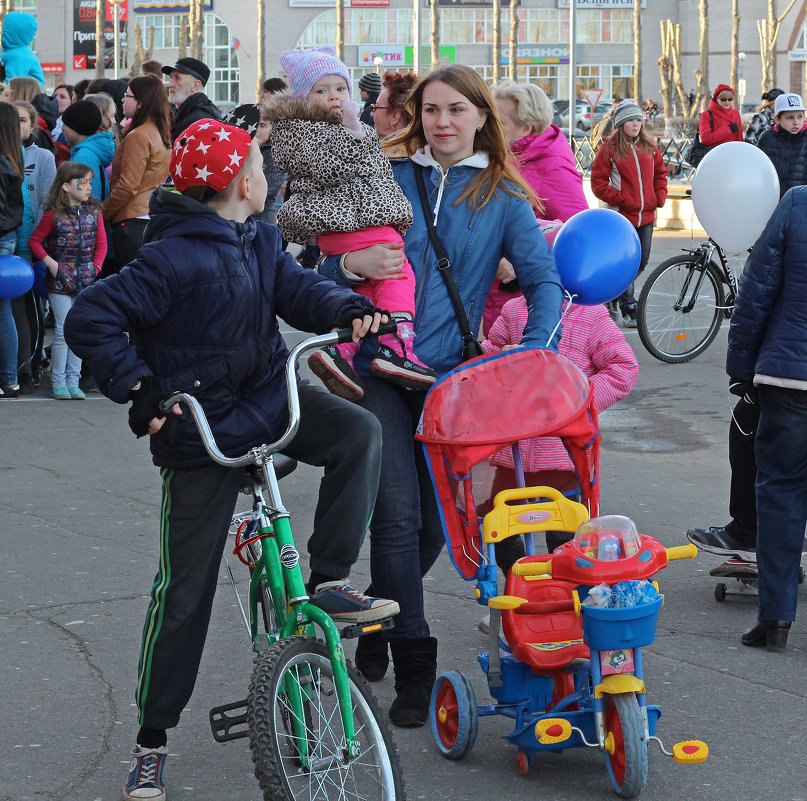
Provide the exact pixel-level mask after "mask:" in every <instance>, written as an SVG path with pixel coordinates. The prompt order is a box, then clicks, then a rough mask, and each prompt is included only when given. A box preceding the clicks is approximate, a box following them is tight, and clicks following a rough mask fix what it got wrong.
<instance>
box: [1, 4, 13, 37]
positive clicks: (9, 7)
mask: <svg viewBox="0 0 807 801" xmlns="http://www.w3.org/2000/svg"><path fill="white" fill-rule="evenodd" d="M13 10H14V0H0V34H2V32H3V20H4V19H5V18H6V14H8V12H9V11H13Z"/></svg>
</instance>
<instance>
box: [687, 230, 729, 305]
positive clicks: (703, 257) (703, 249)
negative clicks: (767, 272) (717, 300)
mask: <svg viewBox="0 0 807 801" xmlns="http://www.w3.org/2000/svg"><path fill="white" fill-rule="evenodd" d="M688 252H689V253H692V254H697V256H698V261H697V264H693V267H692V270H691V271H690V273H689V275H688V276H687V277H686V280H685V281H684V286H683V287H682V288H681V294H680V295H679V296H678V300H677V301H676V302H675V304H674V305H673V308H674V309H675V311H680V312H683V313H684V314H688V313H689V312H691V311H692V309H693V308H694V306H695V302H696V301H697V299H698V294H699V293H700V289H701V286H702V284H703V280H704V277H705V275H706V269H707V267H708V266H709V263H710V262H711V261H712V256H713V255H714V254H715V253H716V254H717V258H718V261H719V262H720V267H721V270H720V271H719V275H720V279H721V280H722V281H723V283H724V284H726V285H727V286H728V287H729V288H730V289H731V293H732V297H736V295H737V279H736V278H735V277H734V273H733V272H732V271H731V270H730V269H729V266H728V262H727V261H726V254H725V253H724V252H723V248H721V247H720V245H718V244H717V242H715V241H714V240H712V239H707V240H705V241H703V242H701V243H700V245H698V247H696V248H694V249H693V250H690V251H688ZM695 270H697V271H698V273H699V275H698V281H697V284H696V285H695V288H694V290H693V291H692V294H691V295H690V297H689V301H687V302H686V303H685V302H684V299H685V298H686V297H687V292H688V291H689V287H690V284H691V282H692V273H693V272H694V271H695ZM733 307H734V304H733V303H731V304H730V305H726V306H721V307H719V308H722V309H724V310H726V311H728V310H730V309H732V308H733Z"/></svg>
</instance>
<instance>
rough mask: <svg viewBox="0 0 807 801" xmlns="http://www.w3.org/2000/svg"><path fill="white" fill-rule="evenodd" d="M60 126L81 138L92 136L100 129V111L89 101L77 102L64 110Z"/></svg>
mask: <svg viewBox="0 0 807 801" xmlns="http://www.w3.org/2000/svg"><path fill="white" fill-rule="evenodd" d="M62 124H63V125H66V126H67V127H68V128H72V129H73V130H74V131H75V132H76V133H77V134H80V135H81V136H92V135H93V134H94V133H97V132H98V129H99V128H100V127H101V109H99V108H98V106H96V105H95V103H93V102H92V101H91V100H79V101H78V102H77V103H72V104H71V105H69V106H68V107H67V108H66V109H65V110H64V114H62Z"/></svg>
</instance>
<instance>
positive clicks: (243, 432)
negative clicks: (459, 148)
mask: <svg viewBox="0 0 807 801" xmlns="http://www.w3.org/2000/svg"><path fill="white" fill-rule="evenodd" d="M150 212H151V221H150V222H149V225H148V227H147V229H146V235H145V239H144V245H143V247H142V248H141V250H140V252H139V253H138V256H137V258H136V259H135V260H134V261H133V262H131V263H130V264H129V265H128V266H126V267H125V268H124V269H123V270H122V271H121V272H120V273H119V274H118V275H113V276H111V277H110V278H107V279H105V280H104V281H99V282H98V283H96V284H94V285H93V286H91V287H89V288H88V289H85V290H84V291H82V292H81V293H80V294H79V295H78V296H77V297H76V300H75V303H74V305H73V307H72V308H71V310H70V312H69V314H68V315H67V319H66V321H65V328H64V332H65V338H66V340H67V343H68V345H69V347H70V349H71V350H73V351H74V352H75V353H76V354H77V355H79V356H80V357H81V358H82V359H86V360H87V362H88V363H89V367H90V369H91V371H92V373H93V375H94V377H95V379H96V381H97V382H98V386H99V387H100V388H101V390H102V392H103V393H104V394H105V395H106V396H107V397H108V398H111V399H112V400H113V401H116V402H117V403H125V402H126V401H127V400H128V399H129V392H130V390H131V389H132V387H133V386H134V385H135V384H136V383H137V381H138V380H139V379H141V378H144V377H148V376H153V380H154V381H155V383H156V385H157V386H158V387H159V388H160V389H162V390H163V391H165V392H166V393H169V392H173V391H175V390H176V391H180V392H188V393H190V394H191V395H194V396H196V398H197V399H198V400H199V402H200V403H201V404H202V406H203V408H204V410H205V413H206V414H207V417H208V420H209V421H210V425H211V428H212V430H213V433H214V435H215V437H216V441H217V442H218V445H219V447H220V448H221V450H222V451H224V453H225V454H227V455H228V456H240V455H242V454H244V453H246V452H247V450H249V448H252V447H255V446H257V445H260V444H262V443H265V442H273V441H274V440H276V439H277V438H278V437H279V436H280V435H281V434H282V433H283V431H284V430H285V426H286V422H287V419H288V414H287V406H286V384H285V363H286V357H287V355H288V351H287V349H286V345H285V343H284V342H283V338H282V337H281V335H280V331H279V328H278V323H277V318H276V315H280V316H281V317H283V319H284V320H285V321H286V322H288V323H289V324H290V325H292V326H294V327H295V328H299V329H301V330H304V331H310V330H314V331H316V332H317V333H325V332H326V331H329V330H330V329H331V328H332V327H333V326H335V325H337V324H345V323H346V322H347V321H346V317H347V316H348V315H350V316H351V317H355V316H360V314H362V313H364V312H366V311H370V310H372V304H371V303H370V301H369V300H367V299H366V298H363V297H361V296H360V295H358V294H356V293H355V292H352V291H350V290H347V289H345V288H343V287H338V286H336V285H335V284H334V283H333V282H332V281H329V280H327V279H325V278H323V277H322V276H319V275H317V274H316V273H314V272H313V271H311V270H305V269H303V268H302V267H300V265H298V264H297V262H296V261H295V260H294V258H293V257H292V256H291V255H289V254H288V253H286V252H283V251H281V241H280V231H279V230H278V228H277V227H276V226H274V225H269V224H268V223H262V222H259V223H255V222H253V221H252V220H247V222H245V223H236V222H233V221H232V220H225V219H223V218H222V217H220V216H219V215H218V214H216V213H215V212H214V211H213V210H212V209H211V208H210V207H209V206H205V205H204V204H202V203H197V202H196V201H194V200H191V199H189V198H186V197H183V196H182V195H180V194H179V193H178V192H176V191H175V190H173V189H168V188H166V187H161V188H160V189H158V190H157V191H156V192H155V193H154V195H152V200H151V209H150ZM127 332H129V333H130V335H131V343H130V337H129V336H127ZM150 445H151V452H152V456H153V459H154V463H155V464H157V465H160V466H163V467H194V466H198V465H203V464H207V463H209V462H210V458H209V457H208V455H207V453H206V452H205V450H204V447H203V445H202V442H201V440H200V438H199V435H198V433H197V430H196V425H195V424H194V422H193V420H192V419H191V418H190V415H189V414H183V415H182V417H178V416H176V415H173V414H169V415H168V416H167V420H166V423H165V425H164V426H163V427H162V428H161V429H160V431H159V432H158V433H157V434H155V435H153V436H152V437H150Z"/></svg>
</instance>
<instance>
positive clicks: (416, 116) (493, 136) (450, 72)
mask: <svg viewBox="0 0 807 801" xmlns="http://www.w3.org/2000/svg"><path fill="white" fill-rule="evenodd" d="M432 81H440V82H442V83H445V84H447V85H448V86H450V87H451V88H452V89H455V90H456V91H457V92H459V93H460V94H461V95H463V97H466V98H467V99H468V100H469V101H470V102H471V103H473V105H474V106H476V108H477V109H478V110H479V111H480V113H482V114H485V115H487V116H486V118H485V123H484V125H483V126H482V128H481V129H480V130H479V131H477V132H476V136H475V137H474V152H482V153H485V154H486V155H487V156H488V159H489V163H488V166H487V167H485V168H484V169H483V170H482V171H481V172H480V173H479V175H478V176H477V177H476V178H475V179H474V180H473V182H472V183H471V185H470V186H469V187H468V188H467V189H466V190H465V192H463V194H462V196H461V197H460V200H465V199H467V201H468V205H469V206H471V207H472V208H476V209H481V208H484V206H485V205H486V204H487V203H488V201H489V200H490V199H491V198H492V197H493V195H494V193H495V192H496V190H498V189H501V190H503V191H505V192H507V193H508V194H510V195H513V196H514V197H522V198H524V199H526V200H529V202H530V204H531V205H533V206H536V205H537V206H539V207H540V203H539V201H538V198H537V197H536V196H535V193H534V192H533V191H532V189H531V188H530V187H529V185H528V184H527V183H526V182H525V181H524V179H523V178H522V177H521V175H520V173H519V172H518V169H517V168H516V166H515V163H514V161H513V157H512V155H511V154H510V149H509V147H508V146H507V140H506V139H505V136H504V131H503V130H502V124H501V122H500V120H499V114H498V112H497V111H496V104H495V103H494V102H493V97H492V96H491V94H490V89H488V86H487V84H486V83H485V82H484V81H483V80H482V77H481V76H480V75H479V73H478V72H476V71H475V70H472V69H471V68H470V67H466V66H465V65H464V64H444V65H443V66H441V67H437V69H435V70H432V71H431V72H430V73H429V74H428V75H425V76H424V77H422V78H421V79H420V80H419V81H418V82H417V83H416V84H415V86H414V87H413V88H412V91H411V92H410V93H409V97H408V98H407V100H406V110H407V111H408V112H409V113H410V114H411V115H412V119H411V121H410V122H409V125H407V126H406V128H404V129H403V130H402V131H400V132H399V133H397V134H395V135H394V136H392V137H391V138H390V139H389V146H390V147H394V146H395V145H398V144H400V145H402V146H403V148H404V149H405V150H406V152H407V153H408V154H409V155H410V156H411V155H412V154H413V153H414V152H415V151H416V150H418V149H419V148H421V147H425V145H426V144H427V142H426V135H425V133H424V131H423V92H424V90H425V89H426V87H427V86H428V85H429V84H430V83H432ZM457 202H459V201H457Z"/></svg>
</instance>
